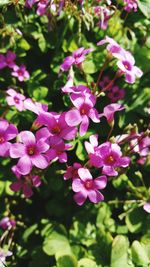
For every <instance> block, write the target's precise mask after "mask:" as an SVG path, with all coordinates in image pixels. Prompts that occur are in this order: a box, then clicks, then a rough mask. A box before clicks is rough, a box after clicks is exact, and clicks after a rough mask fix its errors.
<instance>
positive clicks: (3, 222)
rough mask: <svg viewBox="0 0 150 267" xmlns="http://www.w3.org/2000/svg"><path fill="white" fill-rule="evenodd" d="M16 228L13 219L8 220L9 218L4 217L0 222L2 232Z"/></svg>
mask: <svg viewBox="0 0 150 267" xmlns="http://www.w3.org/2000/svg"><path fill="white" fill-rule="evenodd" d="M14 226H16V221H15V220H13V219H10V218H9V217H4V218H3V219H2V220H0V227H1V228H2V229H3V230H6V229H8V228H12V227H14Z"/></svg>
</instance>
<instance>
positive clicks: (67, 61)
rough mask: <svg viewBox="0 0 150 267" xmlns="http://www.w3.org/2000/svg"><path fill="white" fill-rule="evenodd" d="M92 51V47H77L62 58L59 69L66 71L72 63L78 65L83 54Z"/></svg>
mask: <svg viewBox="0 0 150 267" xmlns="http://www.w3.org/2000/svg"><path fill="white" fill-rule="evenodd" d="M92 51H93V49H92V48H88V49H85V48H84V47H80V48H78V49H77V50H75V51H74V52H73V53H72V56H68V57H66V58H65V59H64V61H63V63H62V64H61V66H60V69H61V71H68V70H69V69H70V68H71V66H72V65H73V64H75V65H76V66H78V67H79V66H80V65H81V63H82V62H83V61H84V60H85V55H86V54H89V53H90V52H92Z"/></svg>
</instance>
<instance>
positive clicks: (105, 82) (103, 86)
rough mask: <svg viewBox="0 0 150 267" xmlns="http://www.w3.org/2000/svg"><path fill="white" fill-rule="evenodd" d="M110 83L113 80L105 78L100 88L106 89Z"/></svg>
mask: <svg viewBox="0 0 150 267" xmlns="http://www.w3.org/2000/svg"><path fill="white" fill-rule="evenodd" d="M110 82H111V80H110V79H109V77H108V76H104V78H103V80H102V81H101V82H100V83H99V86H100V87H101V88H102V89H104V88H105V87H106V86H107V85H108V84H109V83H110Z"/></svg>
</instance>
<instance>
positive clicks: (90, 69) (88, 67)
mask: <svg viewBox="0 0 150 267" xmlns="http://www.w3.org/2000/svg"><path fill="white" fill-rule="evenodd" d="M82 66H83V71H84V72H85V73H89V74H92V73H95V72H97V67H96V65H95V64H94V62H93V60H86V61H84V62H83V64H82Z"/></svg>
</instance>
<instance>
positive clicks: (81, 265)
mask: <svg viewBox="0 0 150 267" xmlns="http://www.w3.org/2000/svg"><path fill="white" fill-rule="evenodd" d="M78 267H97V264H96V262H95V261H93V260H91V259H88V258H83V259H81V260H79V262H78Z"/></svg>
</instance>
